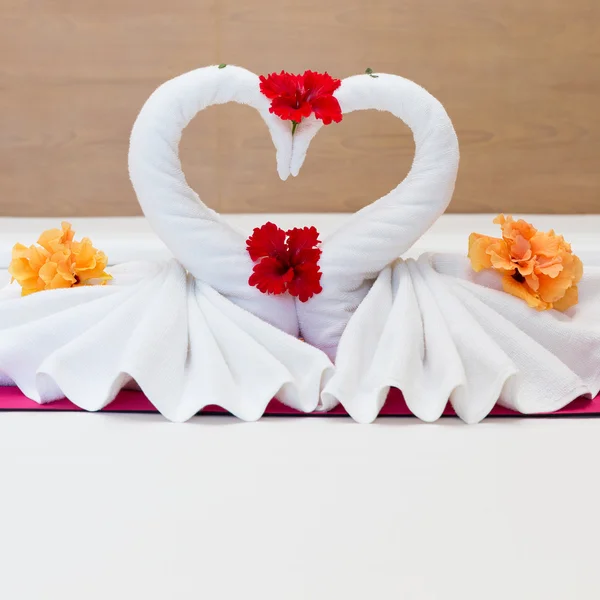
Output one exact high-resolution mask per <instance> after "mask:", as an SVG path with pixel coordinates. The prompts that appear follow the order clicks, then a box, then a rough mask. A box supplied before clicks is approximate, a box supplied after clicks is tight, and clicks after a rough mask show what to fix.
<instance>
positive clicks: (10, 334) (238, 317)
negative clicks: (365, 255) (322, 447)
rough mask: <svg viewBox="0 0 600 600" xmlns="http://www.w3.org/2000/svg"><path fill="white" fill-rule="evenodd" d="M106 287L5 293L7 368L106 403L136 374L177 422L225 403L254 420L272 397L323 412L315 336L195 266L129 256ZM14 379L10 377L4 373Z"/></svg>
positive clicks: (89, 403) (45, 388)
mask: <svg viewBox="0 0 600 600" xmlns="http://www.w3.org/2000/svg"><path fill="white" fill-rule="evenodd" d="M111 272H112V275H113V276H114V281H113V282H112V284H111V285H106V286H84V287H80V288H73V289H60V290H51V291H46V292H40V293H37V294H32V295H30V296H27V297H25V298H21V297H20V295H19V294H20V288H18V287H17V286H14V285H13V286H9V288H7V289H5V290H4V291H3V292H2V293H1V295H0V371H2V372H3V373H4V375H5V376H8V378H9V379H10V381H11V382H14V383H15V384H16V385H17V386H18V387H19V388H20V389H21V390H22V391H23V393H24V394H25V395H26V396H28V397H29V398H31V399H33V400H36V401H38V402H50V401H52V400H56V399H58V398H63V397H67V398H69V400H71V401H72V402H73V403H75V404H76V405H77V406H79V407H81V408H84V409H86V410H100V409H101V408H103V407H104V406H106V405H107V404H109V403H110V402H111V401H112V400H113V399H114V397H115V396H116V394H117V393H118V391H119V390H120V389H122V388H123V387H124V386H126V385H127V384H128V383H130V382H131V381H132V380H134V381H135V382H136V383H137V384H138V385H139V387H140V388H141V389H142V391H143V392H144V393H145V394H146V396H147V397H148V399H149V400H150V402H152V404H154V406H155V407H156V408H157V409H158V410H159V411H160V412H161V413H162V414H163V415H164V416H165V417H167V418H168V419H170V420H172V421H185V420H187V419H189V418H190V417H191V416H193V415H194V414H196V413H197V412H198V411H199V410H201V409H202V408H203V407H204V406H206V405H209V404H216V405H218V406H221V407H223V408H225V409H227V410H228V411H229V412H231V413H232V414H234V415H236V416H238V417H240V418H242V419H244V420H255V419H257V418H259V417H260V416H261V415H262V414H263V412H264V410H265V407H266V406H267V404H268V403H269V401H270V400H271V399H272V398H273V397H274V396H277V397H278V398H279V400H281V401H282V402H284V403H285V404H288V405H289V406H291V407H293V408H296V409H298V410H300V411H304V412H310V411H313V410H314V409H315V408H316V406H317V402H318V399H319V392H320V389H321V387H322V385H323V383H324V382H325V381H326V380H327V378H328V376H329V375H330V372H331V370H332V365H331V363H330V361H329V360H328V359H327V357H326V356H325V355H324V354H323V353H322V352H320V351H319V350H317V349H316V348H313V347H311V346H310V345H308V344H306V343H304V342H302V341H300V340H298V339H296V338H295V337H293V336H290V335H288V334H286V333H284V332H283V331H280V330H279V329H277V328H275V327H273V326H271V325H269V324H267V323H265V322H264V321H262V320H260V319H259V318H258V317H255V316H254V315H252V314H250V313H249V312H247V311H245V310H243V309H241V308H239V307H238V306H236V305H235V304H233V303H232V302H230V301H228V300H227V299H226V298H224V297H223V296H222V295H221V294H219V293H218V292H216V291H215V290H214V289H212V288H211V287H210V286H209V285H208V284H205V283H202V282H199V281H198V280H196V279H195V278H193V277H191V276H189V275H187V274H186V272H185V270H184V269H183V268H182V267H181V265H179V264H178V263H177V262H176V261H174V260H172V261H169V262H165V263H127V264H124V265H120V266H117V267H114V268H112V269H111ZM5 383H6V381H5Z"/></svg>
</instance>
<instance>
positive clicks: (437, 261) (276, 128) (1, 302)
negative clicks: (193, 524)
mask: <svg viewBox="0 0 600 600" xmlns="http://www.w3.org/2000/svg"><path fill="white" fill-rule="evenodd" d="M336 96H337V98H338V100H339V102H340V105H341V108H342V111H343V112H344V113H345V114H347V113H350V112H352V111H355V110H362V109H369V108H373V109H377V110H386V111H389V112H391V113H392V114H394V115H395V116H397V117H399V118H401V119H402V120H404V121H405V122H406V123H407V124H408V125H409V127H411V129H412V130H413V133H414V136H415V146H416V155H415V160H414V163H413V166H412V168H411V171H410V173H409V174H408V176H407V177H406V178H405V180H404V181H403V182H402V183H401V184H400V185H398V187H396V188H395V189H394V190H392V191H391V192H390V193H389V194H387V195H386V196H384V197H383V198H381V199H379V200H377V201H376V202H374V203H373V204H372V205H370V206H368V207H366V208H365V209H363V210H361V211H359V212H358V213H356V214H355V215H353V216H352V217H350V218H349V219H347V220H346V221H345V222H344V223H343V225H342V226H341V227H339V229H337V230H335V231H334V232H332V233H331V234H330V235H327V236H324V241H323V244H322V256H321V260H320V263H319V264H320V267H321V269H322V272H323V276H322V286H323V291H322V292H321V293H320V294H317V295H315V296H313V298H311V299H310V300H309V301H308V302H306V303H302V302H300V301H299V300H298V299H295V298H293V297H291V296H289V295H288V294H284V295H280V296H269V295H264V294H262V293H260V292H259V291H258V290H257V289H256V288H254V287H251V286H250V285H249V284H248V278H249V276H250V274H251V272H252V267H253V263H252V261H251V260H250V257H249V255H248V252H247V251H246V247H245V246H246V244H245V241H246V238H247V234H248V232H241V231H238V230H237V229H236V228H235V227H234V226H232V225H231V224H230V223H229V222H228V221H227V220H226V219H224V218H222V217H221V216H220V215H218V214H217V213H215V212H214V211H212V210H211V209H209V208H208V207H206V206H205V205H204V204H203V203H202V202H201V201H200V198H199V197H198V195H197V194H196V193H195V192H194V191H193V190H192V189H191V188H190V187H189V186H188V184H187V182H186V180H185V177H184V175H183V173H182V171H181V163H180V161H179V156H178V144H179V140H180V138H181V134H182V130H183V128H184V127H185V126H186V125H187V124H188V123H189V121H190V120H191V119H192V118H193V117H194V115H195V114H196V113H197V112H198V111H199V110H202V109H203V108H205V107H207V106H209V105H212V104H222V103H224V102H229V101H234V102H241V103H244V104H248V105H250V106H253V107H254V108H256V109H257V110H258V111H259V113H260V115H261V117H262V118H263V120H264V121H265V123H266V125H267V127H268V128H269V131H270V133H271V136H272V139H273V143H274V145H275V148H276V151H277V155H276V156H277V169H278V172H279V175H280V177H281V178H282V179H285V178H287V177H288V175H289V174H292V175H297V174H298V172H299V170H300V167H301V165H302V163H303V161H304V157H305V155H306V152H307V149H308V147H309V144H310V141H311V140H312V138H313V137H314V135H315V134H316V133H317V131H318V130H319V128H320V123H319V122H317V121H315V120H314V119H312V118H309V119H307V120H306V121H303V122H302V123H301V124H300V125H299V127H298V129H297V131H296V134H295V135H294V136H293V137H292V134H291V130H290V127H289V124H288V123H285V122H283V121H281V120H280V119H279V118H278V117H276V116H274V115H272V114H271V113H270V112H269V102H268V100H267V99H266V97H264V96H263V95H262V94H261V93H260V89H259V80H258V78H257V76H256V75H254V74H252V73H250V72H248V71H246V70H244V69H241V68H239V67H233V66H227V67H226V68H224V69H219V68H217V67H216V66H215V67H207V68H204V69H198V70H196V71H192V72H190V73H187V74H185V75H182V76H180V77H177V78H175V79H173V80H171V81H169V82H167V83H165V84H164V85H162V86H161V87H160V88H158V89H157V90H156V91H155V92H154V94H152V96H151V97H150V99H149V100H148V101H147V103H146V104H145V105H144V107H143V108H142V111H141V112H140V115H139V117H138V119H137V121H136V123H135V125H134V128H133V131H132V136H131V146H130V153H129V170H130V175H131V180H132V183H133V186H134V188H135V191H136V193H137V195H138V199H139V201H140V204H141V206H142V208H143V210H144V213H145V215H146V219H147V221H148V223H149V224H150V225H151V227H152V228H153V229H154V231H155V232H156V233H157V234H158V236H159V237H160V239H161V240H162V241H163V242H164V244H165V246H166V247H165V248H162V249H161V252H163V251H165V250H166V248H168V250H169V251H170V252H172V253H173V255H174V257H175V259H176V260H156V261H154V262H131V263H123V264H119V265H116V266H112V267H111V268H110V272H111V274H112V275H113V277H114V280H113V281H112V282H111V283H110V285H106V286H96V287H94V286H91V287H80V288H74V289H68V290H64V289H63V290H52V291H45V292H40V293H37V294H33V295H31V296H28V297H26V298H21V297H19V288H18V287H17V286H15V285H13V286H9V287H8V288H7V289H6V290H4V291H3V292H1V293H0V384H1V383H4V384H6V383H9V384H13V383H14V384H16V385H18V386H19V388H20V389H21V390H22V391H23V392H24V393H25V394H26V395H27V396H28V397H30V398H32V399H34V400H36V401H38V402H49V401H52V400H55V399H57V398H60V397H63V396H66V397H68V398H69V399H70V400H71V401H73V402H74V403H75V404H77V405H78V406H80V407H82V408H85V409H86V410H99V409H101V408H102V407H104V406H106V405H107V404H108V403H110V402H111V401H112V400H113V399H114V397H115V395H116V394H117V392H118V391H119V390H120V389H121V388H122V387H124V386H127V385H129V384H131V383H132V382H135V383H136V384H137V385H138V386H139V387H140V388H141V389H142V390H143V391H144V393H145V394H146V395H147V396H148V398H149V399H150V401H151V402H152V403H153V404H154V406H156V408H157V409H158V410H159V411H160V412H161V413H162V414H163V415H165V416H166V417H167V418H168V419H171V420H174V421H182V420H186V419H188V418H190V417H191V416H192V415H194V414H195V413H196V412H197V411H198V410H200V409H201V408H203V407H204V406H206V405H209V404H217V405H219V406H221V407H223V408H226V409H227V410H229V411H230V412H232V413H233V414H235V415H237V416H239V417H240V418H242V419H246V420H253V419H256V418H258V417H260V416H261V415H262V414H263V412H264V410H265V407H266V405H267V403H268V402H269V400H270V399H271V398H272V397H273V396H277V397H278V398H279V399H280V400H281V401H282V402H284V403H286V404H288V405H289V406H292V407H294V408H296V409H298V410H300V411H305V412H311V411H314V410H329V409H331V408H332V407H333V406H335V405H336V404H337V403H339V402H341V403H342V404H343V405H344V407H345V408H346V409H347V411H348V412H349V413H350V414H351V415H352V416H353V417H354V418H355V419H356V420H358V421H361V422H369V421H372V420H373V419H374V418H375V417H376V416H377V415H378V414H379V411H380V409H381V407H382V405H383V403H384V401H385V398H386V396H387V393H388V390H389V387H390V386H395V387H398V388H399V389H401V390H402V392H403V393H404V396H405V398H406V401H407V404H408V406H409V408H410V409H411V411H412V412H413V413H414V414H415V415H416V416H418V417H420V418H421V419H423V420H426V421H433V420H436V419H437V418H439V416H440V415H441V414H442V411H443V409H444V406H445V405H446V403H447V401H448V400H450V402H451V403H452V405H453V406H454V408H455V410H456V412H457V414H458V415H459V416H460V417H461V418H462V419H464V420H465V421H467V422H476V421H478V420H480V419H482V418H483V417H485V416H486V415H487V414H488V413H489V411H490V410H491V408H492V407H493V406H494V404H495V403H496V402H500V403H502V404H504V405H506V406H509V407H511V408H514V409H516V410H518V411H521V412H524V413H530V412H546V411H553V410H557V409H558V408H561V407H562V406H564V405H566V404H567V403H568V402H570V401H571V400H573V399H574V398H576V397H577V396H579V395H587V396H591V395H594V394H596V393H597V392H598V390H599V388H600V261H594V260H592V261H591V262H589V263H588V262H586V271H585V275H584V280H583V281H582V282H581V285H580V304H579V305H578V306H577V307H576V308H574V309H571V310H570V311H569V313H568V314H561V313H558V312H556V311H547V312H545V313H537V312H536V311H534V310H533V309H531V308H529V307H528V306H527V305H526V304H525V303H524V302H523V301H521V300H519V299H517V298H514V297H512V296H509V295H507V294H505V293H504V292H502V291H500V285H499V278H498V276H497V275H496V274H495V273H488V272H482V273H480V274H475V273H474V272H473V271H472V270H471V268H470V266H469V264H468V262H467V261H466V259H465V257H464V254H449V255H442V254H431V253H426V254H423V255H422V256H420V257H419V258H417V259H413V258H410V259H408V258H406V256H405V259H404V260H402V259H399V258H398V257H400V256H402V255H405V254H406V253H411V254H413V255H414V254H415V247H413V246H415V244H416V245H417V246H418V243H419V238H421V236H422V235H423V234H425V232H426V231H427V230H428V228H429V227H430V226H431V225H432V224H433V223H434V222H435V221H436V220H437V219H438V218H439V217H440V215H441V214H442V213H443V211H444V210H445V208H446V206H447V204H448V203H449V201H450V198H451V196H452V191H453V187H454V182H455V178H456V171H457V168H458V158H459V156H458V144H457V140H456V135H455V133H454V129H453V127H452V124H451V122H450V120H449V118H448V116H447V114H446V112H445V111H444V109H443V107H442V106H441V105H440V104H439V102H438V101H437V100H435V98H433V97H432V96H431V95H430V94H428V93H427V92H426V91H425V90H423V89H422V88H420V87H419V86H417V85H416V84H414V83H412V82H410V81H407V80H405V79H403V78H401V77H397V76H394V75H385V74H378V76H377V77H370V76H368V75H364V76H357V77H351V78H349V79H346V80H344V81H343V82H342V85H341V87H340V88H339V89H338V90H337V92H336ZM471 231H472V229H468V230H466V231H465V232H464V238H463V239H464V245H465V250H466V245H467V238H468V235H469V233H470V232H471ZM482 233H488V232H485V231H483V232H482ZM14 241H17V240H14ZM19 241H24V240H19ZM588 250H589V248H588ZM591 250H592V251H593V252H596V250H595V249H594V248H591ZM582 258H584V259H585V256H584V255H582ZM299 335H300V336H302V337H303V338H304V339H305V340H306V342H304V341H301V340H300V339H298V336H299ZM333 361H335V366H334V364H333Z"/></svg>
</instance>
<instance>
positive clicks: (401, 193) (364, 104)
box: [291, 73, 459, 358]
mask: <svg viewBox="0 0 600 600" xmlns="http://www.w3.org/2000/svg"><path fill="white" fill-rule="evenodd" d="M336 97H337V99H338V101H339V103H340V106H341V108H342V113H343V114H344V115H347V114H348V113H351V112H354V111H357V110H366V109H376V110H381V111H387V112H390V113H392V114H393V115H394V116H396V117H398V118H399V119H401V120H402V121H404V123H406V124H407V125H408V126H409V127H410V129H411V130H412V133H413V136H414V141H415V157H414V160H413V164H412V167H411V169H410V172H409V173H408V175H407V176H406V178H405V179H404V180H403V181H402V182H401V183H400V184H399V185H398V186H397V187H396V188H395V189H393V190H392V191H391V192H389V193H388V194H386V195H385V196H383V197H382V198H380V199H379V200H377V201H375V202H373V203H372V204H370V205H369V206H366V207H365V208H363V209H362V210H360V211H358V212H357V213H355V214H354V215H353V216H352V217H351V218H350V219H349V221H348V222H347V223H346V224H345V225H343V226H342V227H341V228H340V229H338V230H337V231H335V232H334V233H333V234H332V235H331V236H330V237H328V238H327V239H326V240H325V241H324V243H323V254H322V257H321V266H322V270H323V277H322V286H323V292H322V293H321V294H319V295H318V296H314V297H313V298H312V299H310V300H309V301H308V302H307V303H306V304H305V305H298V307H297V308H298V317H299V320H300V329H301V331H302V333H303V335H304V337H305V339H306V340H307V341H308V342H309V343H311V344H313V345H315V346H316V347H318V348H321V349H323V350H324V351H325V352H327V354H328V355H329V356H330V357H331V358H333V357H335V354H336V349H337V345H338V343H339V340H340V337H341V335H342V332H343V331H344V329H345V327H346V324H347V322H348V320H349V319H350V317H351V316H352V314H353V313H354V311H355V310H356V308H357V307H358V305H359V304H360V303H361V301H362V300H363V298H364V297H365V295H366V294H367V292H368V291H369V289H370V287H371V285H372V283H373V281H374V280H375V278H376V277H377V276H378V274H379V273H380V272H381V271H382V270H383V269H384V268H386V267H387V266H388V265H390V264H391V263H392V262H394V261H395V260H396V259H397V258H398V257H400V256H401V255H402V254H403V253H404V252H406V251H407V250H408V249H409V248H410V247H411V246H412V245H413V244H414V243H415V242H416V241H417V240H418V239H419V238H420V237H421V236H422V235H423V234H424V233H425V232H426V231H427V230H428V229H429V228H430V227H431V225H432V224H433V223H434V222H435V221H436V220H437V219H438V218H439V217H440V216H441V215H442V214H443V213H444V211H445V209H446V207H447V206H448V204H449V203H450V200H451V198H452V193H453V191H454V184H455V181H456V175H457V172H458V162H459V150H458V140H457V138H456V133H455V131H454V127H453V126H452V122H451V121H450V118H449V117H448V115H447V113H446V111H445V110H444V107H443V106H442V105H441V104H440V102H438V100H436V99H435V98H434V97H433V96H432V95H431V94H429V93H428V92H427V91H426V90H424V89H423V88H422V87H420V86H419V85H417V84H416V83H414V82H412V81H409V80H408V79H404V78H403V77H399V76H397V75H388V74H385V73H378V74H377V76H376V77H371V76H370V75H357V76H354V77H350V78H348V79H344V80H343V81H342V84H341V86H340V88H339V90H337V92H336ZM344 118H345V116H344ZM320 127H321V124H320V122H317V121H315V120H311V121H309V122H307V123H306V127H305V128H304V130H302V126H300V128H299V131H298V132H297V133H296V136H295V139H294V149H293V154H292V164H291V173H292V175H295V174H296V173H297V172H298V170H299V168H300V167H301V165H302V163H303V161H304V158H305V156H306V151H307V149H308V146H309V144H310V141H311V139H312V138H313V137H314V136H315V134H316V133H317V131H318V130H319V129H320Z"/></svg>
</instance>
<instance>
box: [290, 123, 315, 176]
mask: <svg viewBox="0 0 600 600" xmlns="http://www.w3.org/2000/svg"><path fill="white" fill-rule="evenodd" d="M322 125H323V123H322V122H321V121H318V120H317V119H316V118H315V116H314V115H310V117H307V118H306V119H304V120H303V121H302V122H301V123H300V124H299V125H298V127H297V128H296V132H295V133H294V135H293V136H292V160H291V162H290V173H291V174H292V175H293V176H294V177H296V176H297V175H298V173H299V172H300V169H301V168H302V165H303V164H304V160H305V158H306V153H307V152H308V147H309V146H310V143H311V141H312V139H313V138H314V137H315V135H317V132H318V131H319V129H321V127H322Z"/></svg>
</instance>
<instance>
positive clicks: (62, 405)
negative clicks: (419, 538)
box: [0, 387, 600, 417]
mask: <svg viewBox="0 0 600 600" xmlns="http://www.w3.org/2000/svg"><path fill="white" fill-rule="evenodd" d="M0 410H82V409H80V408H79V407H77V406H75V404H73V403H72V402H69V400H57V401H56V402H50V403H48V404H38V403H37V402H34V401H33V400H30V399H29V398H27V397H26V396H24V395H23V394H22V393H21V392H20V391H19V389H18V388H16V387H0ZM103 410H104V411H106V412H157V411H156V409H155V408H154V406H152V404H151V403H150V401H149V400H148V399H147V398H146V396H144V394H143V393H142V392H135V391H128V390H123V391H122V392H120V393H119V394H118V395H117V397H116V398H115V400H114V401H113V402H111V404H109V405H108V406H107V407H106V408H104V409H103ZM202 412H204V413H226V412H227V411H226V410H225V409H223V408H220V407H218V406H207V407H206V408H205V409H204V410H203V411H202ZM265 414H266V415H303V414H304V413H299V412H298V411H296V410H294V409H293V408H289V407H288V406H285V405H284V404H281V402H278V401H277V400H275V399H274V400H272V401H271V403H270V404H269V406H268V407H267V410H266V411H265ZM312 414H313V415H317V416H327V415H345V414H347V413H346V411H345V410H344V408H343V406H341V405H338V406H336V407H335V408H334V409H333V410H332V411H330V412H328V413H312ZM379 414H380V415H384V416H397V417H404V416H411V415H412V413H411V412H410V410H409V409H408V407H407V406H406V403H405V402H404V398H403V397H402V392H400V391H399V390H397V389H395V388H392V389H391V391H390V393H389V395H388V397H387V401H386V403H385V406H384V407H383V408H382V409H381V412H380V413H379ZM444 415H446V416H454V415H455V413H454V411H453V410H452V407H451V406H450V404H448V406H447V407H446V410H444ZM490 415H491V416H514V417H518V416H523V415H520V414H519V413H516V412H514V411H512V410H509V409H508V408H504V407H502V406H495V407H494V408H493V409H492V412H491V413H490ZM548 415H556V416H561V415H600V394H599V395H598V396H596V398H594V399H593V400H586V399H584V398H578V399H577V400H574V401H573V402H571V403H570V404H569V405H568V406H565V407H564V408H562V409H561V410H558V411H556V412H554V413H544V414H543V415H541V416H548Z"/></svg>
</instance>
